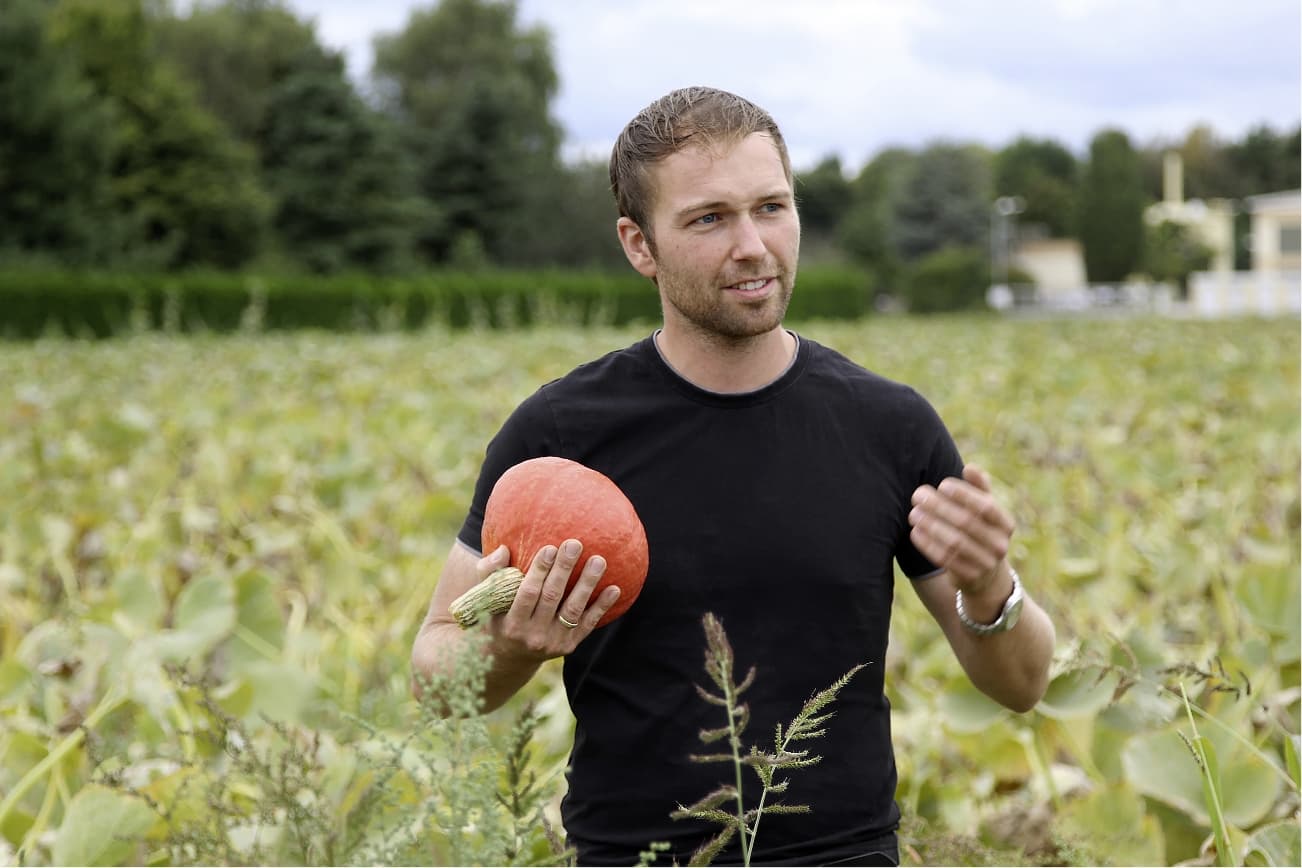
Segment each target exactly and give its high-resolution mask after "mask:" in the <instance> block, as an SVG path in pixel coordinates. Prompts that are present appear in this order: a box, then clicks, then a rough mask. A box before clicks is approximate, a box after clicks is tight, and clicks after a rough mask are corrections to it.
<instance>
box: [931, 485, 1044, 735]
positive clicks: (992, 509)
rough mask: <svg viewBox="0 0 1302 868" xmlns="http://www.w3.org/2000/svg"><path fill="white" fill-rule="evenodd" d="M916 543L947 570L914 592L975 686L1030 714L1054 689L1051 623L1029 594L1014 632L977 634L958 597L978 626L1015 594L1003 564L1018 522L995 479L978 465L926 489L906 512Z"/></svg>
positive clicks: (1000, 608)
mask: <svg viewBox="0 0 1302 868" xmlns="http://www.w3.org/2000/svg"><path fill="white" fill-rule="evenodd" d="M909 523H910V524H912V525H913V530H912V532H911V533H910V539H911V540H912V541H913V544H914V546H915V547H916V548H917V549H918V551H919V552H921V553H922V554H923V555H924V556H925V557H927V558H928V559H929V560H930V561H931V562H932V563H934V564H936V565H937V566H940V567H941V568H942V572H940V573H938V574H937V575H935V576H932V577H930V578H927V579H921V580H916V581H914V582H913V587H914V590H915V591H917V593H918V596H919V597H920V598H921V599H922V602H923V605H925V606H926V607H927V611H929V612H930V613H931V615H932V617H933V618H935V619H936V622H937V623H938V624H939V625H940V627H941V629H942V630H943V631H944V633H945V638H946V639H948V640H949V644H950V647H952V648H953V649H954V654H955V656H957V657H958V661H959V663H960V664H961V665H962V667H963V671H965V672H966V673H967V675H968V677H969V678H970V679H972V683H973V684H974V685H976V687H977V688H978V689H980V690H981V691H982V692H983V693H985V694H986V695H988V696H990V697H991V698H992V699H994V700H995V701H997V702H999V703H1001V704H1003V705H1005V706H1007V707H1008V708H1011V709H1013V710H1014V711H1018V712H1025V711H1030V710H1031V709H1032V708H1034V707H1035V704H1036V703H1037V702H1039V701H1040V698H1041V697H1042V696H1044V691H1045V690H1046V689H1047V688H1048V686H1049V665H1050V663H1051V662H1052V658H1053V647H1054V641H1055V634H1054V628H1053V622H1052V621H1051V620H1050V619H1049V616H1048V615H1047V614H1046V613H1045V611H1044V610H1043V609H1041V608H1040V607H1039V605H1037V604H1036V603H1035V601H1034V600H1032V599H1030V597H1029V596H1027V597H1026V598H1025V600H1024V602H1023V604H1022V613H1021V617H1020V618H1019V619H1018V621H1017V625H1016V626H1015V627H1013V628H1012V629H1011V630H1008V631H1007V632H1003V633H994V634H991V635H985V636H982V635H978V634H977V633H975V632H973V631H972V630H970V629H968V628H967V627H965V626H963V624H962V622H961V621H960V620H959V617H958V612H957V610H956V607H955V605H954V593H955V591H957V590H962V591H963V604H964V610H965V611H966V613H967V615H968V617H969V618H970V619H971V620H973V621H976V622H977V623H989V622H991V621H994V620H995V618H996V617H998V615H999V612H1000V611H1001V610H1002V608H1003V605H1004V602H1005V601H1006V600H1007V599H1008V598H1009V596H1010V595H1011V594H1012V591H1013V577H1012V572H1011V570H1010V568H1009V566H1008V562H1007V560H1006V559H1005V558H1006V556H1007V554H1008V546H1009V541H1010V539H1011V538H1012V534H1013V531H1014V529H1015V524H1014V523H1013V519H1012V517H1011V516H1009V515H1008V513H1007V512H1005V511H1004V510H1003V509H1002V508H1001V507H1000V506H999V504H998V503H996V502H995V500H994V498H993V497H992V496H991V493H990V479H989V477H987V476H986V474H985V472H984V471H982V470H981V469H980V468H978V467H976V466H975V465H970V464H969V465H968V466H966V467H964V468H963V478H962V479H946V480H945V481H944V482H942V483H941V484H940V485H939V486H938V487H934V488H933V487H932V486H929V485H924V486H921V487H920V488H919V489H918V490H917V491H916V492H914V495H913V510H912V512H910V513H909Z"/></svg>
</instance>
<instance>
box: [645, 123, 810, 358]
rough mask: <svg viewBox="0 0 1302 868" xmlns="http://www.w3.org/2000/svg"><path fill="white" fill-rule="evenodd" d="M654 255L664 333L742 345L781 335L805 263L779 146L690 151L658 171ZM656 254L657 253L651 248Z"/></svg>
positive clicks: (758, 137) (755, 142) (757, 142)
mask: <svg viewBox="0 0 1302 868" xmlns="http://www.w3.org/2000/svg"><path fill="white" fill-rule="evenodd" d="M651 181H652V183H653V189H654V191H655V199H654V202H655V204H654V206H653V208H652V211H651V214H650V215H649V220H650V222H651V225H652V227H653V232H654V238H655V249H654V251H653V252H652V253H651V254H650V261H649V262H648V263H646V265H645V267H643V266H641V265H638V264H637V263H636V262H635V263H634V265H635V267H637V268H638V270H639V271H641V272H642V273H643V274H645V275H646V276H647V277H654V278H655V280H656V283H657V285H658V286H659V288H660V295H661V298H662V299H663V300H664V306H665V325H666V327H667V328H669V327H673V326H675V325H677V326H681V327H685V328H688V329H691V330H693V331H697V332H701V333H705V334H707V335H709V336H711V337H722V338H725V339H730V340H739V339H745V338H750V337H754V336H756V335H761V334H765V333H767V332H769V331H772V330H773V329H775V328H777V327H778V326H780V325H781V323H782V318H783V316H784V315H785V314H786V310H787V304H788V303H789V302H790V300H791V290H792V287H793V286H794V284H795V279H796V262H797V259H798V258H799V255H800V220H799V218H798V217H797V215H796V208H795V200H794V196H793V194H792V190H791V184H790V182H789V181H788V180H787V175H786V172H785V171H784V170H783V168H782V160H781V158H780V157H779V156H778V151H777V148H776V146H775V145H774V144H773V140H772V139H771V138H770V137H769V136H767V135H765V134H763V133H752V134H751V135H749V136H747V137H746V138H745V139H743V140H742V141H741V142H739V143H738V144H737V145H735V146H733V147H731V148H728V149H726V150H717V151H716V150H707V149H705V148H702V147H688V148H686V149H684V150H682V151H679V152H678V153H675V154H671V155H670V156H668V157H666V158H665V159H664V160H662V161H660V162H659V163H658V164H656V165H655V166H654V167H653V168H652V171H651ZM648 247H649V245H648Z"/></svg>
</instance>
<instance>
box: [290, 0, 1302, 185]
mask: <svg viewBox="0 0 1302 868" xmlns="http://www.w3.org/2000/svg"><path fill="white" fill-rule="evenodd" d="M290 2H291V6H292V7H293V8H295V9H296V10H298V11H300V12H301V13H305V14H308V15H312V16H314V17H316V19H317V21H318V32H319V34H320V36H321V38H322V40H323V41H325V42H326V43H327V44H331V45H334V46H337V47H339V48H341V49H343V50H345V51H346V52H347V53H348V56H349V58H350V69H352V71H353V73H354V74H355V75H357V76H359V77H360V76H362V75H364V74H365V73H366V71H367V70H368V69H369V65H370V39H371V37H372V35H373V34H374V33H376V32H394V31H396V30H398V29H400V28H401V27H402V26H403V24H404V23H405V22H406V19H407V15H408V14H409V12H410V10H411V9H412V8H413V7H415V6H417V5H428V4H417V3H416V2H413V0H369V2H367V3H364V4H363V3H357V2H356V0H290ZM519 10H520V16H521V20H522V21H524V22H525V23H529V24H533V23H541V24H543V25H545V26H546V27H547V28H548V29H549V30H550V31H551V33H552V36H553V44H554V49H555V55H556V62H557V70H558V73H559V75H560V80H561V90H560V93H559V95H558V98H557V100H556V103H555V106H554V109H555V112H556V115H557V117H558V118H559V119H560V121H561V123H562V124H563V126H564V127H565V129H566V132H567V136H568V143H567V151H568V152H569V153H571V154H591V155H596V156H602V157H604V155H605V153H607V152H608V151H609V147H610V144H611V142H613V140H614V138H615V136H616V135H617V134H618V132H619V130H620V129H621V128H622V126H623V125H624V123H625V122H627V120H628V119H629V118H630V117H632V116H633V114H634V113H636V112H637V110H638V109H640V108H641V107H642V106H644V105H646V104H647V103H648V102H650V101H651V100H653V99H655V98H656V97H658V96H660V95H661V94H663V93H665V92H667V91H668V90H670V89H672V88H674V87H679V86H683V85H687V84H711V85H714V86H717V87H723V88H726V89H729V90H734V91H736V92H738V93H741V94H743V95H745V96H747V97H749V98H751V99H753V100H755V101H756V102H758V103H759V104H761V105H763V106H764V107H765V108H767V109H769V111H771V112H772V113H773V114H774V116H775V117H776V118H777V119H778V121H779V122H780V123H781V124H782V126H783V129H784V132H785V133H786V136H787V139H788V144H789V145H790V147H791V150H792V156H793V159H794V160H795V161H796V163H797V165H808V164H809V163H812V162H813V161H815V160H816V159H818V158H819V157H821V156H823V155H824V154H827V153H832V152H835V153H838V154H840V155H841V157H842V159H843V161H844V162H845V163H846V164H847V165H848V166H850V167H853V166H856V165H858V164H859V163H861V162H862V161H863V160H865V159H867V158H868V157H870V156H871V155H872V154H873V153H875V152H876V151H878V150H880V149H881V148H882V147H885V146H887V145H890V144H902V145H906V146H917V145H920V144H922V143H924V142H926V141H928V140H931V139H936V138H945V139H950V140H961V141H967V140H974V141H980V142H983V143H985V144H988V145H991V146H993V147H998V146H1000V145H1002V144H1006V143H1007V142H1008V141H1011V140H1012V139H1013V138H1014V137H1015V136H1016V135H1018V134H1020V133H1027V134H1033V135H1037V136H1041V137H1052V138H1056V139H1058V140H1060V141H1062V142H1063V143H1064V144H1066V145H1068V146H1069V147H1072V148H1073V149H1076V150H1083V149H1084V147H1085V145H1086V144H1087V142H1088V139H1089V137H1090V135H1091V134H1092V133H1093V132H1095V131H1097V130H1099V129H1102V128H1103V127H1105V126H1119V127H1121V128H1123V129H1126V130H1128V131H1129V132H1130V133H1131V134H1132V135H1133V136H1135V137H1136V138H1137V139H1139V140H1148V139H1152V138H1154V137H1163V138H1168V139H1169V138H1175V137H1178V136H1182V135H1183V134H1184V133H1185V132H1187V131H1188V129H1189V128H1190V127H1192V126H1193V125H1194V124H1195V123H1198V122H1206V123H1210V124H1211V125H1212V126H1213V127H1214V128H1216V129H1217V131H1218V132H1220V133H1222V134H1223V135H1226V136H1238V135H1241V134H1242V133H1243V132H1244V131H1245V130H1246V129H1247V128H1248V127H1250V126H1252V125H1253V124H1256V123H1261V122H1268V123H1271V124H1272V125H1274V126H1275V127H1277V128H1281V127H1284V126H1291V125H1293V124H1296V123H1297V122H1298V117H1299V103H1300V102H1302V96H1300V89H1299V76H1300V74H1302V73H1300V72H1299V57H1300V56H1302V48H1300V47H1299V32H1300V30H1302V10H1299V7H1298V5H1297V3H1296V0H1253V2H1247V3H1244V2H1240V3H1225V2H1223V0H1185V2H1182V3H1174V2H1163V0H1000V2H988V3H976V2H968V0H908V2H900V0H808V2H805V3H792V2H788V0H713V2H709V3H702V2H699V0H619V2H615V0H520V2H519Z"/></svg>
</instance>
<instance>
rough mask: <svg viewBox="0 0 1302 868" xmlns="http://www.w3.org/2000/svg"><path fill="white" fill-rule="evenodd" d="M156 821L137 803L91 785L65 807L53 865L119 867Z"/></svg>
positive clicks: (126, 796)
mask: <svg viewBox="0 0 1302 868" xmlns="http://www.w3.org/2000/svg"><path fill="white" fill-rule="evenodd" d="M157 819H158V817H157V815H155V814H154V812H153V810H152V809H151V808H150V807H149V806H148V805H146V804H145V803H144V802H143V801H141V800H140V799H138V798H134V797H132V796H128V795H125V794H123V793H120V792H117V791H115V790H110V789H109V788H107V787H103V786H100V785H98V784H90V785H88V786H86V787H84V788H83V789H82V790H81V791H80V792H78V793H77V795H75V796H73V798H72V801H71V802H70V803H69V804H68V810H67V812H66V813H65V814H64V816H63V824H62V825H61V826H60V827H59V833H58V836H57V837H56V838H55V839H54V849H53V852H52V858H53V861H54V864H56V865H118V864H121V863H122V862H123V860H125V859H126V858H127V857H128V855H129V854H130V853H131V849H132V847H133V845H134V844H135V843H136V841H138V840H139V839H140V838H141V837H142V836H143V835H144V834H145V833H146V832H147V831H149V827H150V826H152V825H153V824H154V822H155V820H157Z"/></svg>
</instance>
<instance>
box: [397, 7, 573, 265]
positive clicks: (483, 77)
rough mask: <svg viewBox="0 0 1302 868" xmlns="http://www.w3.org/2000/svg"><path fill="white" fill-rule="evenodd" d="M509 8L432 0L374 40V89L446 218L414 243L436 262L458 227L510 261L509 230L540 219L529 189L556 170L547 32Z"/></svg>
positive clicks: (547, 183) (540, 207)
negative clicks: (434, 2) (394, 29)
mask: <svg viewBox="0 0 1302 868" xmlns="http://www.w3.org/2000/svg"><path fill="white" fill-rule="evenodd" d="M516 17H517V14H516V4H515V3H514V2H493V0H443V2H441V3H439V4H438V5H437V6H436V7H433V8H430V9H418V10H416V11H414V12H412V14H411V16H410V18H409V19H408V21H407V25H406V27H405V28H404V29H403V30H402V31H401V32H399V33H397V34H395V35H392V36H382V37H379V38H377V39H376V41H375V55H376V60H375V69H374V76H375V79H376V85H377V91H378V93H379V94H380V95H381V97H382V99H383V101H384V103H385V106H386V108H387V110H388V111H389V112H390V113H391V114H392V115H393V117H394V118H395V119H396V120H397V121H398V122H399V124H400V125H401V126H402V128H403V130H404V133H405V141H406V143H407V145H408V147H409V148H410V153H411V154H412V156H413V159H414V160H415V163H416V166H417V175H418V183H419V185H420V191H421V193H422V194H423V195H424V196H425V197H426V198H428V199H429V200H430V201H431V202H433V203H434V205H435V206H436V207H437V208H439V210H440V211H441V212H442V213H443V214H444V216H445V218H446V222H445V224H444V226H443V231H442V232H441V233H439V234H438V235H437V236H434V237H427V238H425V239H424V241H423V245H422V246H423V247H424V249H425V252H426V254H427V255H428V256H429V257H430V258H431V259H434V260H436V261H441V260H444V259H446V258H447V257H448V255H449V254H450V251H451V248H452V246H453V244H454V243H459V244H464V242H458V241H457V239H461V238H466V237H470V236H473V237H475V238H477V239H478V240H479V242H480V243H482V245H483V248H484V249H485V250H486V251H487V253H488V255H489V256H490V257H492V258H493V259H494V260H497V261H501V262H512V261H518V260H519V258H520V257H519V255H518V254H517V253H516V251H515V249H514V248H515V241H516V239H517V238H519V237H520V233H527V232H530V231H534V230H535V229H536V227H537V225H539V223H540V221H546V220H550V219H552V218H551V214H550V208H551V207H552V203H550V202H546V201H544V197H543V196H541V195H539V191H540V190H550V189H552V185H553V184H554V183H555V179H556V175H557V173H559V172H560V163H559V160H558V156H557V153H558V148H559V144H560V138H561V136H560V129H559V127H558V126H557V124H556V122H555V121H554V120H553V119H552V117H551V114H550V103H551V100H552V98H553V97H554V96H555V93H556V89H557V86H558V81H557V76H556V70H555V67H554V64H553V61H552V52H551V40H550V37H549V35H548V33H547V31H546V30H544V29H542V28H541V27H532V28H522V27H520V26H519V24H518V23H517V21H516Z"/></svg>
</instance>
